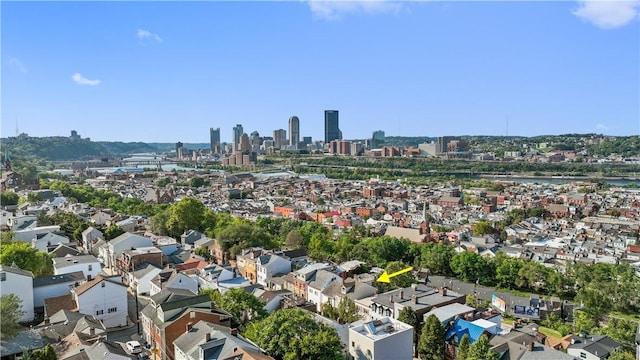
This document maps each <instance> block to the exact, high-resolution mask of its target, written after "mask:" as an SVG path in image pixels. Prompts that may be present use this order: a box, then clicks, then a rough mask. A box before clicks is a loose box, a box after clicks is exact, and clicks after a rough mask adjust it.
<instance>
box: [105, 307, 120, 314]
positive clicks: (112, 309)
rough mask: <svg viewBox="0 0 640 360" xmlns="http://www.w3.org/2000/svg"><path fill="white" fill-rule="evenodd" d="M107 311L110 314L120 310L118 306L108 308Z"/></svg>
mask: <svg viewBox="0 0 640 360" xmlns="http://www.w3.org/2000/svg"><path fill="white" fill-rule="evenodd" d="M107 312H108V313H109V314H111V313H114V312H118V308H117V307H112V308H109V310H107Z"/></svg>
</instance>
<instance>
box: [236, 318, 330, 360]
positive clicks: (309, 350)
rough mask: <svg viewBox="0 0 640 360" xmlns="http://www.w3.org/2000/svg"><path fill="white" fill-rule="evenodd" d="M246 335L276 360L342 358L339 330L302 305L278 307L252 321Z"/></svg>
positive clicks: (328, 359) (327, 359)
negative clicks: (323, 323) (259, 318)
mask: <svg viewBox="0 0 640 360" xmlns="http://www.w3.org/2000/svg"><path fill="white" fill-rule="evenodd" d="M245 336H246V337H247V338H248V339H250V340H252V341H253V342H255V343H256V344H257V345H258V346H260V347H261V348H262V349H264V350H265V351H266V352H267V354H269V355H271V356H273V357H274V358H275V359H277V360H294V359H297V360H316V359H326V360H334V359H335V360H338V359H342V355H341V351H342V344H341V343H340V338H339V337H338V334H337V333H336V331H335V330H334V329H333V328H329V327H326V326H323V325H320V324H318V323H317V322H316V321H315V320H314V318H313V315H311V314H310V313H308V312H305V311H303V310H300V309H285V310H277V311H275V312H273V313H272V314H271V315H269V316H267V317H266V318H265V319H263V320H260V321H257V322H253V323H251V324H249V326H248V327H247V330H246V331H245Z"/></svg>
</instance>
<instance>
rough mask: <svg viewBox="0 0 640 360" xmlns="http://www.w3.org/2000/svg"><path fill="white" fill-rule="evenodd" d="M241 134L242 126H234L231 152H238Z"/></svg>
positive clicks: (242, 132)
mask: <svg viewBox="0 0 640 360" xmlns="http://www.w3.org/2000/svg"><path fill="white" fill-rule="evenodd" d="M242 134H244V129H243V128H242V125H240V124H236V126H234V127H233V151H238V148H239V147H238V145H239V144H240V138H241V137H242Z"/></svg>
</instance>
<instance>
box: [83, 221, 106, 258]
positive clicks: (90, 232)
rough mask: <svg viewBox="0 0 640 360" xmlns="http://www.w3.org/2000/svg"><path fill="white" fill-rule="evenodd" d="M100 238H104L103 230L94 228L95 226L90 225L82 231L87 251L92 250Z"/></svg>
mask: <svg viewBox="0 0 640 360" xmlns="http://www.w3.org/2000/svg"><path fill="white" fill-rule="evenodd" d="M98 239H104V234H103V233H102V231H100V230H98V229H96V228H94V227H93V226H89V227H88V228H87V229H86V230H85V231H83V232H82V247H84V248H85V250H86V251H88V252H90V251H91V250H92V248H93V244H94V243H95V242H96V241H97V240H98Z"/></svg>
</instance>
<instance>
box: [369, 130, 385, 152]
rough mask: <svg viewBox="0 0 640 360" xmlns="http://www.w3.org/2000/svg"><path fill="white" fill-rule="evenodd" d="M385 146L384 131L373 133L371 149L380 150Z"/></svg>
mask: <svg viewBox="0 0 640 360" xmlns="http://www.w3.org/2000/svg"><path fill="white" fill-rule="evenodd" d="M383 145H384V131H382V130H378V131H374V132H373V136H372V137H371V148H372V149H379V148H381V147H382V146H383Z"/></svg>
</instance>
